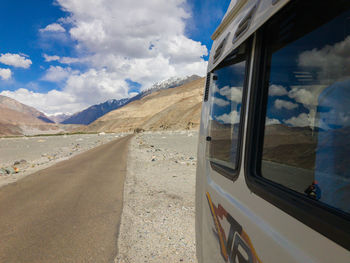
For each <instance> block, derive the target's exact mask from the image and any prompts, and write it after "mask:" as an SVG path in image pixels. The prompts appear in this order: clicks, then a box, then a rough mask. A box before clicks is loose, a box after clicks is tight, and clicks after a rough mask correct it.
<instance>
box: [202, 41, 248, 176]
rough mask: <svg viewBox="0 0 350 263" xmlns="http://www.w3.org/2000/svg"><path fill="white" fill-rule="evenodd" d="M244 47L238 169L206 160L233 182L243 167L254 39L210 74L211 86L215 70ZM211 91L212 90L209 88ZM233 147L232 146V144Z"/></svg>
mask: <svg viewBox="0 0 350 263" xmlns="http://www.w3.org/2000/svg"><path fill="white" fill-rule="evenodd" d="M242 45H246V59H245V61H246V64H245V71H244V82H243V87H242V103H241V113H240V119H239V129H238V135H237V138H238V139H237V152H236V153H237V154H236V156H237V157H236V169H232V168H230V167H227V166H225V165H222V164H218V163H216V162H215V161H212V160H210V158H209V155H207V157H206V159H207V160H208V161H209V163H210V167H211V168H212V169H213V170H214V171H216V172H218V173H219V174H221V175H222V176H224V177H226V178H227V179H230V180H232V181H233V182H234V181H236V180H237V178H238V176H239V173H240V170H241V165H242V145H243V135H244V124H245V121H244V120H245V115H246V101H247V96H248V84H249V83H248V82H249V76H250V74H251V73H250V63H251V54H252V53H251V47H252V37H250V38H248V39H247V40H245V41H244V42H243V43H242V44H240V45H239V46H238V47H237V48H235V49H234V50H232V51H231V52H230V53H228V54H227V55H226V56H225V58H224V59H223V60H222V61H221V62H220V63H219V64H218V65H217V66H216V67H215V68H214V69H213V70H211V71H210V72H208V73H210V76H211V79H210V84H212V80H213V79H212V77H213V72H214V71H215V70H218V69H219V68H221V67H223V66H222V64H223V63H225V59H226V58H227V57H229V56H230V54H232V53H234V52H235V51H236V50H238V49H239V48H240V47H241V46H242ZM209 89H210V88H209ZM212 95H213V94H212V93H211V92H209V98H211V97H212ZM212 107H213V104H212V103H211V104H210V114H211V111H212ZM209 131H210V125H209V126H208V132H209ZM210 143H211V141H208V143H207V149H209V147H210ZM231 145H232V144H231Z"/></svg>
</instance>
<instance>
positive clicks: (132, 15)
mask: <svg viewBox="0 0 350 263" xmlns="http://www.w3.org/2000/svg"><path fill="white" fill-rule="evenodd" d="M57 3H58V4H60V5H61V6H62V8H63V9H64V10H65V11H67V12H69V13H70V14H71V16H70V19H69V20H68V22H69V23H71V29H70V31H69V33H70V36H71V37H72V38H73V39H74V40H75V41H77V42H78V46H77V48H78V49H80V50H86V51H87V52H90V54H91V56H90V61H88V62H89V63H92V64H91V65H92V66H93V67H94V68H95V69H100V68H106V69H107V70H108V71H111V72H115V73H119V74H120V76H124V77H125V78H129V79H132V80H133V81H136V82H139V83H140V84H141V85H142V86H144V88H148V87H145V86H151V85H152V84H153V83H154V82H157V81H161V80H164V79H167V78H170V77H173V76H186V75H192V74H198V75H204V74H205V71H206V65H207V64H206V62H205V61H204V59H203V58H202V57H203V56H205V55H207V53H208V52H207V49H206V47H205V46H204V45H202V44H201V43H200V42H197V41H194V40H192V39H189V38H188V37H186V35H185V27H186V24H185V19H187V18H189V17H190V14H189V13H187V12H186V11H185V9H184V8H183V6H184V3H185V1H184V0H170V1H142V2H140V1H136V0H134V1H129V0H128V1H127V0H119V1H114V0H102V1H89V3H88V4H87V3H86V1H85V0H74V1H73V0H57Z"/></svg>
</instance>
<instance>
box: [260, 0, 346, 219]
mask: <svg viewBox="0 0 350 263" xmlns="http://www.w3.org/2000/svg"><path fill="white" fill-rule="evenodd" d="M302 2H303V3H302ZM299 3H300V4H299V5H297V6H298V8H297V9H296V10H293V12H290V14H291V15H289V16H285V17H283V20H281V21H277V22H275V23H273V24H270V25H269V26H268V27H267V28H266V31H265V32H266V41H267V42H266V44H265V46H266V49H267V52H266V53H267V60H268V67H267V68H268V69H269V70H268V72H267V73H266V75H267V76H266V79H267V80H268V87H267V88H268V98H267V109H266V119H265V132H264V142H263V152H262V163H261V175H262V176H263V177H264V178H266V179H269V180H271V181H273V182H275V183H278V184H280V185H282V186H285V187H288V188H289V189H292V190H294V191H296V192H298V193H301V194H303V195H306V196H308V197H309V198H311V199H313V200H317V201H319V202H322V203H323V204H325V205H327V206H330V207H333V208H336V209H338V210H340V211H342V212H347V213H350V202H349V200H350V4H349V1H333V2H329V1H327V3H323V2H322V1H299ZM301 3H302V4H301ZM315 8H317V11H316V9H315ZM310 10H313V12H315V15H313V16H312V19H310V16H309V15H307V12H309V11H310Z"/></svg>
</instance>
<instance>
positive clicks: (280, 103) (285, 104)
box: [275, 99, 298, 110]
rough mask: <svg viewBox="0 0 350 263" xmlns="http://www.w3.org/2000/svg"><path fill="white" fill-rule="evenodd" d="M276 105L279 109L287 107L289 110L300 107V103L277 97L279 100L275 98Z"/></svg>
mask: <svg viewBox="0 0 350 263" xmlns="http://www.w3.org/2000/svg"><path fill="white" fill-rule="evenodd" d="M275 107H276V109H278V110H280V109H282V108H285V109H287V110H292V109H295V108H298V104H296V103H293V102H290V101H286V100H280V99H277V100H275Z"/></svg>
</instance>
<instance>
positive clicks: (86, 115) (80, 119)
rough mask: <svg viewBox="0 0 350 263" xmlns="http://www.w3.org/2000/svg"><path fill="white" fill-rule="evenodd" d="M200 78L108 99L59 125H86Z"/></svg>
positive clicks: (167, 82) (174, 80)
mask: <svg viewBox="0 0 350 263" xmlns="http://www.w3.org/2000/svg"><path fill="white" fill-rule="evenodd" d="M199 78H200V77H199V76H197V75H192V76H189V77H184V78H177V77H173V78H170V79H167V80H164V81H161V82H157V83H155V84H154V85H153V86H152V87H151V88H150V89H147V90H144V91H142V92H140V93H139V94H138V95H136V96H134V97H131V98H124V99H121V100H116V99H110V100H108V101H105V102H103V103H100V104H96V105H93V106H91V107H89V108H87V109H85V110H83V111H80V112H77V113H75V114H73V115H72V116H71V117H68V118H66V119H65V120H63V121H62V122H61V123H62V124H83V125H88V124H90V123H92V122H93V121H95V120H97V119H98V118H100V117H102V116H103V115H105V114H106V113H108V112H110V111H113V110H116V109H118V108H120V107H123V106H124V105H126V104H128V103H130V102H133V101H135V100H140V99H141V98H143V97H145V96H147V95H149V94H151V93H153V92H155V91H158V90H163V89H170V88H175V87H178V86H181V85H183V84H186V83H188V82H191V81H194V80H196V79H199Z"/></svg>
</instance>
